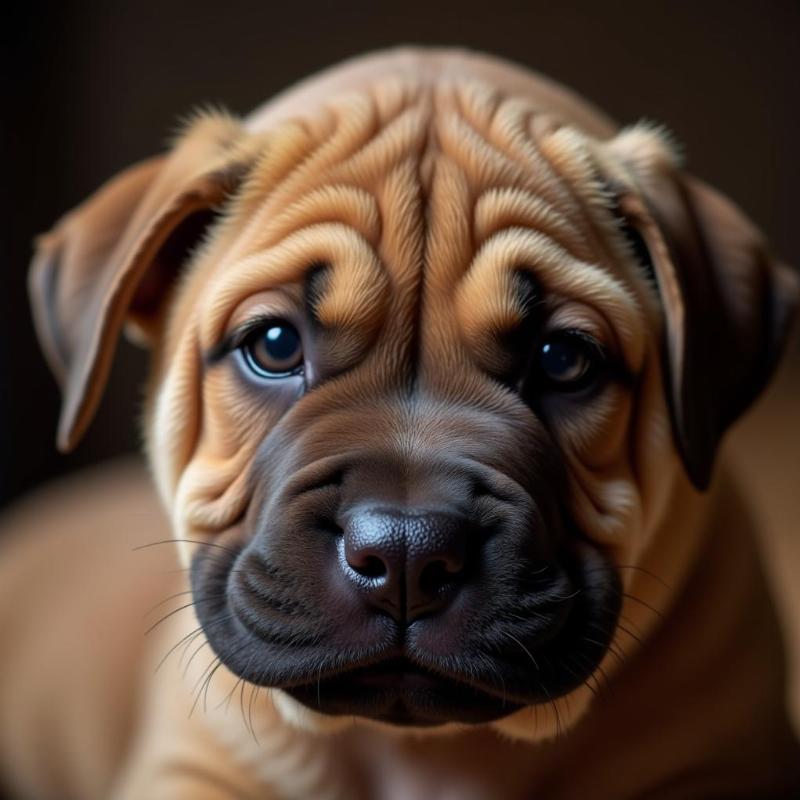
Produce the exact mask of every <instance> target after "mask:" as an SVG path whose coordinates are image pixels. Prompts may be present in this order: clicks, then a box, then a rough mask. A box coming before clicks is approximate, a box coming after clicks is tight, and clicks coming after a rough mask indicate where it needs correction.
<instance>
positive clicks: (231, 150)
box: [29, 114, 249, 451]
mask: <svg viewBox="0 0 800 800" xmlns="http://www.w3.org/2000/svg"><path fill="white" fill-rule="evenodd" d="M243 139H244V134H243V133H242V131H241V128H240V126H239V125H238V123H237V122H235V121H234V120H233V119H231V118H229V117H227V116H224V115H221V114H220V115H216V114H215V115H207V116H203V117H201V118H199V119H198V120H197V121H196V122H195V123H194V124H192V125H191V126H190V127H189V129H188V130H187V132H186V133H185V134H184V135H183V136H182V137H181V138H180V139H179V140H178V142H177V144H176V145H175V147H174V149H173V150H172V152H171V153H170V154H168V155H165V156H159V157H156V158H152V159H149V160H147V161H144V162H141V163H139V164H136V165H134V166H133V167H130V168H129V169H127V170H125V171H124V172H122V173H121V174H120V175H118V176H117V177H115V178H113V179H112V180H111V181H109V182H108V183H107V184H106V185H105V186H102V187H101V188H100V189H98V191H97V192H95V194H94V195H92V196H91V197H90V198H89V199H88V200H87V201H86V202H85V203H83V204H82V205H80V206H78V208H76V209H75V210H74V211H72V212H70V213H69V214H67V215H66V216H65V217H63V218H62V219H61V220H60V221H59V222H58V223H57V225H56V226H55V227H54V228H53V230H51V231H50V232H49V233H47V234H44V235H43V236H40V237H39V239H38V240H37V242H36V253H35V256H34V259H33V263H32V265H31V272H30V276H29V278H30V280H29V288H30V295H31V302H32V305H33V314H34V321H35V323H36V329H37V333H38V335H39V339H40V341H41V344H42V348H43V349H44V351H45V355H46V356H47V359H48V361H49V363H50V366H51V368H52V370H53V372H54V373H55V376H56V378H57V380H58V381H59V383H60V385H61V389H62V394H63V402H62V408H61V417H60V420H59V429H58V440H57V441H58V446H59V449H61V450H63V451H67V450H70V449H72V447H74V445H75V444H76V443H77V441H78V440H79V438H80V437H81V435H82V433H83V432H84V430H85V429H86V427H87V426H88V424H89V422H90V421H91V418H92V416H93V415H94V411H95V409H96V407H97V405H98V403H99V400H100V396H101V394H102V391H103V388H104V386H105V383H106V379H107V377H108V372H109V370H110V367H111V361H112V358H113V355H114V351H115V349H116V344H117V340H118V338H119V334H120V332H121V330H122V328H123V325H125V324H126V323H128V330H129V331H130V332H132V333H133V334H134V338H136V339H137V340H139V341H144V342H147V341H148V340H152V338H153V337H154V336H156V335H157V332H158V330H159V328H160V326H161V324H162V322H163V317H164V308H165V304H166V298H167V296H168V294H169V291H170V289H171V287H172V285H173V283H174V281H175V279H176V277H177V274H178V272H179V270H180V269H181V267H182V265H183V263H184V261H185V260H186V257H187V255H188V254H189V253H190V252H191V251H192V249H193V248H194V247H196V246H197V244H198V242H199V241H201V239H202V237H203V235H204V233H205V231H206V229H207V228H208V226H209V224H210V223H211V222H212V221H213V218H214V216H215V214H217V213H218V212H219V210H220V207H221V205H222V204H223V202H224V201H225V200H226V199H227V198H228V197H229V196H230V195H231V194H232V193H233V192H234V191H235V190H236V189H237V187H238V186H239V184H240V182H241V180H242V179H243V176H244V174H245V172H246V170H247V168H248V166H249V164H248V160H247V157H246V148H245V146H244V145H243Z"/></svg>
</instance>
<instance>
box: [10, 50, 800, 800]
mask: <svg viewBox="0 0 800 800" xmlns="http://www.w3.org/2000/svg"><path fill="white" fill-rule="evenodd" d="M32 294H33V297H34V308H35V316H36V319H37V325H38V330H39V333H40V337H41V339H42V342H43V346H44V349H45V352H46V355H47V356H48V358H49V361H50V363H51V365H52V366H53V369H54V371H55V372H56V374H57V375H58V376H60V378H61V381H62V388H63V391H64V408H63V413H62V417H61V422H60V428H59V443H60V445H61V446H62V447H64V448H68V447H71V446H73V445H74V444H75V443H76V442H77V440H78V438H79V437H80V434H81V432H82V431H83V430H84V429H85V428H86V426H87V425H88V423H89V421H90V419H91V415H92V413H93V410H94V408H95V407H96V405H97V403H98V402H99V398H100V394H101V392H102V384H103V381H104V377H105V375H106V374H107V371H108V368H109V365H110V363H111V361H112V359H113V351H114V346H115V342H116V338H117V336H118V335H119V333H120V332H121V330H122V328H123V326H125V328H126V330H127V331H128V332H129V334H130V335H132V336H134V337H135V338H137V339H138V340H140V341H142V342H144V343H146V344H147V345H148V346H149V347H151V349H152V370H151V377H150V381H149V386H148V390H147V393H146V405H145V414H144V432H145V441H146V452H147V456H148V460H149V464H150V469H151V472H152V476H153V479H154V482H155V485H156V487H157V490H158V493H159V495H160V498H161V502H162V505H163V507H164V509H165V511H166V516H167V518H168V526H169V532H168V533H167V534H165V535H164V536H163V537H161V538H163V539H168V538H172V539H174V540H175V544H176V550H177V554H178V559H179V563H180V565H181V568H182V569H183V570H184V572H183V573H182V575H181V577H182V579H184V580H185V581H187V583H182V584H181V585H180V586H177V587H175V588H173V592H174V593H177V592H182V591H186V592H187V594H186V595H184V598H188V597H189V594H188V592H189V591H190V590H191V603H193V605H191V604H190V600H189V599H184V600H183V601H182V602H181V603H180V605H181V606H184V604H189V605H186V606H185V608H184V609H183V610H182V611H181V612H180V613H177V612H175V613H172V614H170V613H168V612H169V610H170V607H167V608H165V612H167V613H168V616H167V618H165V620H164V624H163V625H160V626H159V627H158V630H157V631H156V635H155V636H154V637H151V641H153V644H152V645H150V646H149V648H148V652H147V653H145V654H144V655H140V656H138V661H140V662H141V663H142V665H143V666H144V665H147V667H149V668H144V669H143V670H142V674H146V675H147V679H146V680H145V681H143V683H142V686H143V689H142V695H143V701H142V702H143V707H142V710H141V712H140V716H139V717H138V722H137V724H136V725H135V730H133V731H131V733H129V734H128V736H127V737H121V738H122V739H123V740H124V741H125V742H126V744H125V745H124V746H123V745H120V750H119V751H118V752H124V753H125V755H124V757H123V756H122V755H117V756H114V757H112V756H108V757H106V763H108V762H109V761H111V762H114V766H113V767H106V769H105V770H100V772H101V773H102V775H104V776H105V778H103V779H101V778H99V777H96V778H95V784H94V785H95V786H99V785H100V784H102V783H103V781H105V784H104V786H105V788H104V790H103V791H106V792H107V791H109V790H108V786H110V785H113V789H112V790H111V792H112V796H114V797H116V798H131V800H133V798H142V797H148V798H154V799H157V798H182V797H186V798H189V797H191V798H217V797H219V798H222V797H231V796H237V797H238V796H242V797H253V798H255V797H273V796H274V797H315V798H316V797H331V798H333V797H347V798H355V797H370V798H372V797H375V798H381V797H386V798H389V797H441V798H448V797H459V798H462V797H464V798H476V800H477V799H478V798H503V797H508V798H514V797H531V796H541V797H548V798H572V797H586V796H589V795H590V793H591V796H594V797H601V798H602V797H608V798H621V797H641V796H648V797H681V798H686V797H716V796H719V797H734V796H736V797H769V796H775V797H779V796H786V795H785V794H784V793H785V792H787V791H791V790H792V789H794V788H797V787H798V786H800V776H799V775H798V763H800V761H798V759H797V755H798V753H797V750H796V743H795V740H794V736H793V734H792V732H791V730H790V726H789V724H788V721H787V719H786V714H785V708H784V707H785V700H784V673H783V656H782V646H781V641H780V636H779V633H778V630H777V625H776V624H775V621H774V619H773V612H772V610H771V604H770V600H769V597H768V594H767V591H766V586H765V582H764V578H763V575H762V574H761V570H760V567H759V564H758V557H757V553H756V550H755V544H754V534H753V523H752V522H751V520H750V516H749V513H748V511H747V507H746V504H745V503H744V501H743V500H742V498H741V494H742V493H741V491H740V489H739V487H738V486H737V485H736V482H735V481H734V480H733V478H732V477H731V476H730V475H729V474H728V472H727V470H726V469H725V467H724V465H718V466H717V467H716V468H714V460H715V453H716V449H717V445H718V443H719V440H720V438H721V436H722V435H723V433H724V432H725V430H726V429H727V427H728V426H729V425H730V424H731V423H732V422H733V420H734V419H735V418H736V417H738V415H739V414H740V413H742V411H744V409H745V408H746V407H747V405H749V403H750V401H751V400H752V399H753V397H755V396H756V395H757V394H758V393H759V391H760V390H761V388H763V386H764V384H765V382H766V380H767V379H768V377H769V374H770V372H771V368H772V365H773V364H774V363H775V361H776V359H777V356H778V352H779V349H780V344H781V342H782V340H783V337H784V334H785V330H786V327H787V324H788V320H789V319H790V317H791V311H792V308H793V304H794V299H795V294H796V292H795V286H794V280H793V277H792V275H791V273H789V272H788V271H787V270H786V269H785V268H783V267H782V266H781V265H779V264H777V262H775V261H774V259H773V258H772V257H771V256H770V255H769V253H768V250H767V248H766V246H765V244H764V243H763V241H762V239H761V237H760V234H759V233H758V232H757V231H756V230H755V229H754V228H753V226H752V225H751V224H750V223H749V221H747V220H746V219H745V218H744V216H743V215H742V214H741V212H739V211H738V209H736V208H735V207H734V206H733V205H732V204H731V203H730V202H729V201H728V200H726V199H725V198H722V197H721V196H719V195H717V194H716V193H715V192H714V191H713V190H711V189H710V188H708V187H705V186H704V185H702V184H700V183H699V182H698V181H696V180H695V179H693V178H691V176H688V175H687V174H686V173H684V172H683V171H682V170H681V168H680V165H679V164H678V161H677V158H676V156H675V154H674V149H673V147H672V144H671V142H670V141H669V138H668V137H667V136H666V135H665V134H664V133H663V132H662V131H660V130H658V129H656V128H654V127H652V126H646V125H637V126H633V127H631V128H627V129H622V130H620V129H618V128H617V127H616V126H615V125H614V124H613V123H612V122H611V121H610V120H608V119H606V118H605V117H604V116H603V115H602V114H601V113H600V112H598V111H596V110H595V109H593V108H592V107H591V106H590V105H588V104H587V103H586V102H585V101H583V100H581V99H579V98H577V97H575V96H574V95H572V94H571V93H569V92H568V91H567V90H565V89H563V88H562V87H559V86H557V85H555V84H553V83H551V82H550V81H548V80H547V79H545V78H542V77H540V76H536V75H534V74H532V73H529V72H527V71H525V70H522V69H520V68H518V67H514V66H512V65H508V64H506V63H504V62H501V61H499V60H497V59H493V58H491V57H488V56H480V55H475V54H470V53H462V52H459V51H437V50H432V51H427V50H414V49H406V50H398V51H389V52H387V53H383V54H376V55H374V56H368V57H364V58H362V59H356V60H354V61H352V62H348V63H346V64H344V65H341V66H339V67H336V68H333V69H332V70H329V71H328V72H326V73H323V74H322V75H320V76H315V77H313V78H311V79H309V80H308V81H305V82H303V83H301V84H300V85H299V86H298V87H296V88H294V89H292V90H291V91H289V92H288V93H286V94H283V95H280V96H279V97H278V98H276V99H274V100H272V101H270V102H269V103H267V104H266V105H265V106H264V107H262V108H261V109H257V110H256V111H255V112H253V114H252V115H250V117H248V118H247V119H245V120H243V121H238V120H234V119H232V118H230V117H228V116H226V115H223V114H218V113H211V114H202V115H200V116H198V117H197V118H196V119H195V120H193V121H192V122H191V123H190V124H189V125H188V126H187V129H186V130H185V132H184V133H183V134H182V135H181V136H180V137H179V138H178V139H177V141H176V142H175V144H174V146H173V149H172V150H171V152H170V153H169V154H168V155H166V156H163V157H158V158H156V159H153V160H151V161H149V162H145V163H144V164H141V165H137V166H135V167H133V168H131V169H130V170H129V171H127V172H126V173H124V174H123V175H121V176H119V177H117V178H115V179H114V180H113V181H112V182H110V183H109V184H108V185H107V186H106V187H103V188H102V189H101V190H100V191H99V193H98V194H97V195H96V196H94V197H93V198H91V199H90V200H89V201H87V203H86V204H84V206H82V207H80V208H78V209H77V210H76V211H74V212H72V214H70V215H68V216H67V217H65V218H64V219H63V220H62V221H61V222H60V223H59V224H58V225H57V226H56V227H55V228H54V230H53V231H51V232H50V233H49V234H46V235H45V236H44V237H43V238H42V240H41V241H40V242H39V245H38V252H37V257H36V260H35V262H34V266H33V271H32ZM709 309H710V310H709ZM264 320H267V321H270V320H271V321H272V322H271V323H270V324H273V325H274V323H275V321H276V320H278V321H281V323H282V324H283V323H288V324H290V325H291V328H292V330H294V331H296V332H297V336H298V337H299V341H301V342H302V359H301V362H300V366H297V368H295V366H296V365H291V368H290V369H287V370H286V371H285V372H279V373H278V372H275V373H270V376H267V377H265V376H264V375H263V374H259V373H258V370H256V371H254V370H253V369H252V358H253V353H256V354H258V352H259V351H257V350H253V349H252V347H251V344H252V342H254V341H256V339H255V338H254V336H255V334H254V333H253V331H256V333H257V332H258V331H260V330H261V328H263V326H264ZM259 325H260V326H261V328H259ZM576 336H577V337H578V339H579V340H580V343H581V346H586V347H589V351H587V352H591V353H593V354H595V356H596V361H597V364H599V366H598V367H597V369H598V370H599V371H600V372H599V374H600V375H602V378H598V379H597V380H595V381H592V382H590V383H585V384H584V385H581V386H580V387H579V388H578V389H575V388H572V389H571V390H570V391H567V392H565V391H564V390H563V387H561V386H558V385H556V383H554V381H553V379H552V377H548V373H547V362H546V361H545V360H544V358H543V355H542V354H543V353H546V352H547V350H546V348H547V347H554V346H557V345H558V344H559V342H561V343H563V342H564V341H566V340H568V341H570V342H572V344H573V345H574V344H575V337H576ZM559 337H561V338H559ZM564 337H567V339H566V340H565V339H564ZM570 337H572V338H570ZM586 343H590V344H588V345H587V344H586ZM723 344H724V345H725V347H724V350H723V349H720V348H721V347H722V346H723ZM248 348H250V349H248ZM581 352H584V351H581ZM248 354H249V355H248ZM709 354H711V355H714V358H710V357H708V358H706V356H708V355H709ZM248 358H249V359H250V361H248ZM275 375H278V377H275ZM375 519H379V520H380V522H381V524H384V525H389V526H390V527H392V530H393V531H394V533H393V535H395V534H396V535H399V536H401V538H402V548H404V549H402V553H403V555H402V559H404V561H403V562H402V563H403V564H404V565H405V566H404V567H403V568H402V569H401V570H400V571H399V572H398V573H397V574H398V575H400V577H399V578H397V581H399V582H400V583H402V586H400V584H398V586H400V588H396V587H395V583H394V582H396V575H395V572H393V570H394V566H392V564H393V563H394V562H391V563H390V561H389V560H387V559H388V557H387V556H386V554H385V552H384V551H380V557H381V558H382V559H383V560H384V564H383V567H381V569H384V571H385V572H386V574H385V575H384V576H383V577H382V578H381V579H380V580H378V579H376V578H375V577H374V575H373V574H371V573H370V572H369V569H368V568H371V567H370V565H371V564H372V562H370V561H369V558H373V561H374V555H373V554H374V552H375V551H373V550H369V547H372V544H370V543H369V542H371V540H369V542H368V545H364V541H365V538H364V537H367V538H368V536H372V535H373V533H372V531H373V530H374V529H375V525H376V523H375ZM398 519H400V520H401V521H402V523H400V522H398V521H397V520H398ZM387 520H388V522H387ZM409 520H411V521H409ZM420 520H422V522H420ZM430 520H433V522H430ZM453 520H455V522H453ZM412 523H413V524H417V523H419V524H420V525H423V529H424V531H427V530H428V529H427V528H424V526H425V525H434V526H438V527H434V528H431V530H433V531H434V533H433V534H430V535H429V534H428V533H425V534H424V535H422V534H415V533H414V532H413V531H414V530H415V529H414V528H413V525H412ZM409 526H411V527H409ZM448 526H449V527H448ZM364 531H367V533H364ZM397 531H401V534H397ZM443 531H444V533H443ZM464 531H467V533H465V532H464ZM415 536H416V537H417V538H416V539H415V538H414V537H415ZM436 536H440V537H444V539H446V541H447V543H448V544H447V545H446V550H443V551H441V552H442V553H444V555H441V553H440V552H439V551H436V553H437V555H436V558H437V559H438V560H437V561H435V562H432V561H429V562H426V565H425V569H424V570H423V569H422V568H420V570H421V571H420V572H419V575H417V574H416V573H414V575H416V577H413V580H412V577H410V576H411V575H412V564H413V563H416V562H414V561H413V558H416V556H414V551H413V548H414V547H415V546H417V544H418V543H419V542H420V541H422V542H423V543H424V546H425V547H428V548H431V547H433V546H434V545H431V544H430V542H429V541H428V539H431V540H435V539H436ZM359 537H361V538H359ZM425 537H428V538H427V539H426V538H425ZM135 539H136V541H137V542H139V543H144V542H142V539H141V534H138V533H137V534H136V536H135ZM150 539H151V541H156V540H155V539H154V538H153V537H150ZM453 542H457V545H458V546H457V547H456V545H454V544H452V543H453ZM436 546H439V545H436ZM442 546H444V545H442ZM359 548H360V549H359ZM365 548H366V549H365ZM447 548H449V549H447ZM157 549H158V548H157ZM454 554H455V555H454ZM392 557H394V556H392ZM359 559H361V560H359ZM432 563H435V565H436V571H435V576H436V579H435V590H434V589H430V585H431V584H430V580H431V576H432V575H434V571H433V568H432V567H430V564H432ZM387 565H388V566H387ZM442 565H443V566H442ZM120 569H121V570H122V571H123V572H125V574H128V573H127V572H126V570H127V568H126V567H120ZM425 570H427V571H425ZM343 576H344V577H343ZM173 579H174V577H173V578H172V579H170V580H173ZM381 580H382V581H383V583H381ZM176 582H177V581H176ZM124 583H125V582H123V581H121V584H120V585H123V584H124ZM133 583H136V581H133ZM168 583H169V581H165V582H164V584H161V583H158V585H157V586H153V587H152V591H153V593H157V591H162V590H163V589H164V588H166V584H168ZM125 585H127V584H125ZM148 586H150V585H149V584H148ZM187 586H189V587H190V589H187V588H186V587H187ZM376 587H380V588H376ZM425 587H427V588H425ZM162 596H168V595H167V593H166V592H164V593H163V595H162ZM176 596H177V595H176ZM175 602H176V603H177V599H176V600H175ZM130 635H131V639H133V637H134V635H135V633H134V630H133V628H131V629H130ZM165 653H166V656H165ZM98 658H100V656H98ZM385 663H401V664H403V665H404V666H403V669H404V670H406V669H408V664H409V663H410V664H412V665H413V667H414V670H415V671H412V677H411V678H404V680H411V681H412V683H411V684H409V686H410V687H411V688H408V686H407V688H406V689H404V690H403V692H405V693H403V692H400V693H399V694H398V693H397V690H396V688H395V687H393V686H391V685H390V684H387V683H386V681H385V680H384V679H383V678H380V677H379V678H375V676H374V675H372V674H371V673H369V670H370V669H373V668H374V667H376V665H382V664H385ZM155 666H157V667H158V669H157V671H156V672H155V674H153V668H154V667H155ZM354 670H366V671H367V673H368V675H367V678H366V679H365V680H366V683H364V682H363V681H360V679H355V680H356V682H355V684H353V685H354V686H355V687H356V688H355V689H353V688H352V686H351V685H350V684H348V683H347V681H348V680H353V678H352V675H353V674H357V675H358V674H361V673H354V672H353V671H354ZM404 674H405V673H404ZM370 675H371V677H370ZM376 680H377V681H378V682H379V685H380V686H382V687H386V686H388V688H385V691H386V693H387V695H386V696H387V697H389V698H394V699H392V700H391V702H390V701H389V700H385V701H384V700H383V699H381V698H382V697H383V695H381V693H380V692H376V691H373V690H372V689H371V688H370V687H372V686H373V685H375V681H376ZM381 681H383V682H381ZM414 681H416V683H415V682H414ZM418 684H419V685H418ZM420 685H421V686H422V688H419V686H420ZM431 685H433V686H435V687H436V688H435V689H433V690H432V689H430V686H431ZM343 687H344V688H343ZM348 687H350V688H348ZM414 687H417V688H414ZM381 691H384V690H383V689H382V690H381ZM108 694H109V695H110V694H111V692H109V693H108ZM398 697H399V698H400V699H399V700H398V699H397V698H398ZM376 698H377V699H376ZM409 698H410V699H409ZM398 708H399V709H400V711H398ZM122 762H124V763H122ZM67 763H69V759H67ZM76 763H83V761H82V760H81V759H78V760H77V761H76ZM65 771H66V772H69V768H68V767H65ZM25 780H28V781H30V785H34V784H35V782H36V781H35V779H34V778H27V777H26V778H25ZM76 780H77V779H75V778H73V777H71V778H69V779H64V781H63V782H62V786H63V785H66V784H67V783H69V782H70V781H76ZM87 780H88V779H87ZM73 785H74V786H77V785H78V783H77V782H76V783H73ZM60 791H61V794H58V793H56V794H52V793H51V794H49V795H48V794H47V790H45V789H41V791H40V792H39V796H60V797H64V796H66V794H65V793H64V791H65V790H64V789H63V788H62V789H61V790H60ZM76 792H77V793H76V794H74V796H82V797H88V796H100V794H99V793H98V792H97V791H95V792H94V793H92V792H91V791H85V793H84V794H80V792H79V791H77V789H76Z"/></svg>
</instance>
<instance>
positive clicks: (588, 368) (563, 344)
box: [539, 331, 605, 391]
mask: <svg viewBox="0 0 800 800" xmlns="http://www.w3.org/2000/svg"><path fill="white" fill-rule="evenodd" d="M604 363H605V354H604V351H603V348H602V346H601V345H600V344H599V342H597V341H595V340H594V339H592V338H591V337H589V336H587V335H586V334H584V333H580V332H578V331H560V332H558V333H555V334H552V335H551V336H549V337H548V338H547V339H546V340H545V341H544V342H543V343H542V345H541V347H540V349H539V371H540V373H541V375H543V376H544V378H545V379H546V381H547V382H548V383H549V384H550V386H551V387H552V388H554V389H558V390H561V391H576V390H578V389H583V388H585V387H586V386H589V385H590V384H592V383H593V382H595V381H596V380H597V379H598V378H599V377H600V373H601V371H602V366H603V364H604Z"/></svg>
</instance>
